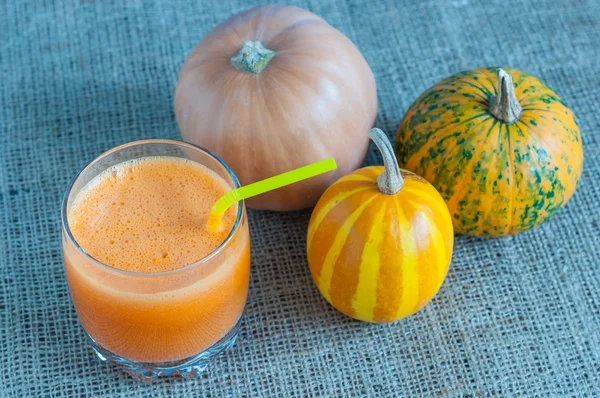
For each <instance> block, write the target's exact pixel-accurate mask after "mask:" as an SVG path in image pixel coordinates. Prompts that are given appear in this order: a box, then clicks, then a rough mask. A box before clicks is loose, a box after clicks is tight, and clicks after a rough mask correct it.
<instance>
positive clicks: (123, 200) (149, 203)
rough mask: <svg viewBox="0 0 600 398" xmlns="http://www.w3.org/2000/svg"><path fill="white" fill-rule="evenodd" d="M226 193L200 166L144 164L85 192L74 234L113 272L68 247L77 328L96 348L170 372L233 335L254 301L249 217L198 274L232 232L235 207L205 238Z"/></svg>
mask: <svg viewBox="0 0 600 398" xmlns="http://www.w3.org/2000/svg"><path fill="white" fill-rule="evenodd" d="M229 189H230V188H229V186H228V185H227V183H226V182H225V181H224V180H223V179H222V178H220V177H219V176H218V175H217V174H216V173H214V172H212V171H211V170H209V169H207V168H206V167H204V166H201V165H200V164H198V163H195V162H192V161H188V160H184V159H179V158H174V157H148V158H142V159H138V160H135V161H128V162H124V163H121V164H118V165H116V166H113V167H111V168H109V169H108V170H106V171H104V172H103V173H101V174H100V175H98V176H97V177H95V178H94V179H93V180H92V181H90V182H89V183H88V184H87V185H86V186H85V187H84V188H83V189H82V190H81V192H80V193H79V194H78V195H77V197H76V198H75V200H74V201H73V204H72V206H71V208H70V210H69V211H68V215H67V219H68V224H69V228H70V230H71V233H72V234H73V237H74V238H75V240H76V242H77V243H78V244H79V245H80V246H81V247H82V248H83V249H84V250H85V251H86V252H87V253H88V254H89V255H90V256H91V257H93V258H94V259H95V260H98V261H99V262H101V263H103V264H107V265H109V266H110V267H106V266H103V265H101V264H98V263H97V262H95V261H94V260H92V259H90V258H89V257H86V256H85V255H84V254H83V253H81V251H80V250H78V249H77V248H76V247H75V246H74V245H73V244H72V243H71V242H69V241H68V240H67V239H66V238H64V239H63V247H64V257H65V270H66V274H67V279H68V282H69V287H70V290H71V295H72V298H73V303H74V305H75V308H76V310H77V312H78V315H79V318H80V320H81V323H82V324H83V327H84V328H85V330H86V331H87V332H88V334H89V335H90V336H91V337H92V338H93V339H94V340H95V341H96V342H97V343H98V344H100V345H101V346H103V347H104V348H106V349H108V350H109V351H111V352H113V353H115V354H118V355H120V356H122V357H125V358H128V359H131V360H135V361H141V362H164V361H172V360H179V359H184V358H188V357H191V356H194V355H196V354H199V353H200V352H202V351H204V350H205V349H206V348H209V347H210V346H211V345H213V344H214V343H216V342H217V341H218V340H219V339H220V338H222V337H223V336H224V335H225V334H226V333H227V332H228V331H229V330H231V328H232V327H233V326H234V325H235V323H236V322H237V320H238V319H239V317H240V316H241V313H242V311H243V308H244V305H245V302H246V296H247V291H248V278H249V263H250V242H249V237H248V226H247V223H246V220H245V215H244V217H243V219H242V221H241V224H240V225H239V226H238V227H237V230H236V232H235V234H234V235H233V236H232V238H231V240H229V241H228V242H227V244H226V245H225V246H224V247H222V248H221V249H220V250H219V251H217V253H216V254H214V255H211V256H210V257H209V258H208V259H205V260H203V261H202V262H201V263H199V264H194V263H196V262H198V261H199V260H201V259H203V258H204V257H205V256H207V255H209V254H211V253H212V252H213V251H214V250H215V249H216V248H217V247H218V246H219V245H220V244H221V243H222V242H223V241H224V240H225V238H226V237H227V236H228V234H229V232H230V231H231V229H232V227H233V226H234V223H235V218H236V216H237V210H238V209H237V206H234V207H232V208H231V209H229V210H228V211H227V212H226V214H225V216H224V218H223V222H222V228H221V229H220V230H219V231H218V232H217V233H211V232H209V231H208V230H207V229H206V221H207V218H208V213H209V211H210V208H211V206H212V205H213V203H214V202H215V201H216V200H217V199H218V198H219V197H220V196H221V195H223V194H224V193H225V192H226V191H228V190H229ZM190 264H194V265H191V266H190V267H186V266H188V265H190ZM184 267H185V268H184ZM180 268H184V269H180ZM123 271H127V272H123Z"/></svg>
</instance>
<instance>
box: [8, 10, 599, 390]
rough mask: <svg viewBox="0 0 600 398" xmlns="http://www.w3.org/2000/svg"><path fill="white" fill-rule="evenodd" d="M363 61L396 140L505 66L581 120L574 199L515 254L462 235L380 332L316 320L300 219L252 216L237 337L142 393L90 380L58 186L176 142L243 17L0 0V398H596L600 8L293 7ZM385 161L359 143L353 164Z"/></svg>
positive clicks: (108, 376) (93, 368) (101, 369)
mask: <svg viewBox="0 0 600 398" xmlns="http://www.w3.org/2000/svg"><path fill="white" fill-rule="evenodd" d="M292 3H293V4H295V5H298V6H301V7H303V8H306V9H309V10H311V11H313V12H315V13H316V14H318V15H320V16H322V17H323V18H324V19H325V20H327V21H328V22H329V23H330V24H331V25H333V26H335V27H336V28H338V29H339V30H341V31H342V32H343V33H344V34H346V35H347V36H348V37H349V38H350V39H351V40H352V41H353V42H354V43H355V44H356V45H357V47H358V48H359V49H360V50H361V51H362V52H363V54H364V56H365V58H366V59H367V61H368V63H369V65H370V66H371V68H372V70H373V72H374V74H375V77H376V79H377V89H378V97H379V116H378V119H377V126H378V127H380V128H382V129H383V130H385V131H386V132H387V133H388V134H389V135H390V137H391V136H392V135H393V134H395V131H396V129H397V126H398V124H399V122H400V120H401V119H402V117H403V115H404V113H405V112H406V110H407V109H408V107H409V106H410V104H411V103H412V101H414V100H415V99H416V98H417V96H418V95H419V94H420V93H421V92H423V91H424V90H426V89H427V88H429V87H430V86H432V85H433V84H435V83H436V82H437V81H439V80H441V79H442V78H445V77H447V76H449V75H451V74H454V73H456V72H459V71H462V70H466V69H471V68H475V67H481V66H507V67H512V68H516V69H521V70H524V71H526V72H528V73H530V74H532V75H535V76H537V77H539V78H540V79H542V80H543V81H545V82H546V83H547V84H548V85H549V86H550V87H552V88H553V89H554V90H556V91H557V92H558V93H559V95H560V96H561V97H562V98H563V99H564V101H565V102H566V103H567V104H568V105H569V106H570V107H571V108H572V109H573V110H574V112H575V114H576V116H577V118H578V123H579V126H580V128H581V132H582V136H583V141H584V151H585V164H584V170H583V175H582V178H581V182H580V185H579V188H578V190H577V192H576V193H575V195H574V197H573V198H572V199H571V201H570V202H569V204H568V205H567V206H566V207H565V208H564V209H562V210H561V211H560V212H559V213H558V214H557V215H556V216H555V217H554V218H552V219H551V220H549V221H548V222H546V223H544V224H543V225H542V226H541V227H539V228H537V229H535V230H533V231H530V232H527V233H524V234H522V235H519V236H515V237H507V238H502V239H477V238H470V237H457V239H456V247H455V252H454V258H453V263H452V265H451V268H450V271H449V274H448V277H447V279H446V281H445V283H444V285H443V286H442V288H441V290H440V292H439V293H438V294H437V296H436V297H435V298H434V300H433V301H432V302H431V304H430V305H429V306H427V307H426V308H425V309H424V310H423V311H421V312H419V313H418V314H417V315H415V316H413V317H410V318H408V319H405V320H401V321H399V322H396V323H393V324H388V325H371V324H365V323H360V322H356V321H353V320H351V319H348V318H346V317H344V316H343V315H341V314H339V313H338V312H336V311H335V310H334V309H333V308H332V307H330V306H329V305H328V304H327V303H326V302H325V301H324V299H323V298H322V297H321V296H320V295H319V293H318V291H317V289H316V288H315V286H314V285H313V282H312V280H311V277H310V273H309V270H308V266H307V263H306V255H305V234H306V228H307V225H308V220H309V217H310V210H306V211H299V212H293V213H285V214H279V213H270V212H259V211H250V212H249V219H250V228H251V234H252V276H251V285H250V293H249V298H248V304H247V308H246V317H245V321H244V324H243V327H242V332H241V336H240V339H239V340H238V343H237V345H236V346H235V348H234V349H233V350H232V351H230V352H228V354H227V355H225V356H223V357H220V358H218V359H217V360H215V361H214V362H213V363H212V364H211V365H210V367H209V369H208V370H207V372H206V373H205V374H203V375H202V376H201V377H200V378H198V379H194V380H182V379H167V380H163V381H160V382H158V383H155V384H154V385H151V386H148V385H141V384H137V383H135V382H134V381H133V380H131V379H130V378H129V377H128V376H127V375H125V374H123V373H122V372H120V371H118V370H115V369H114V368H112V367H110V366H107V365H103V364H101V363H99V362H98V361H97V360H96V358H95V357H94V355H93V354H92V351H91V350H90V349H89V348H88V347H87V345H86V343H85V339H84V333H83V330H82V329H81V327H80V326H79V324H78V320H77V316H76V314H75V311H74V309H73V306H72V304H71V301H70V297H69V292H68V289H67V284H66V281H65V277H64V273H63V266H62V254H61V246H60V220H59V218H60V211H59V209H60V204H61V199H62V197H63V194H64V192H65V189H66V187H67V184H68V183H69V181H70V180H71V178H73V176H74V175H75V173H76V172H77V171H78V170H80V169H81V168H82V167H83V166H85V165H86V164H87V163H88V162H89V161H90V160H91V159H92V158H94V157H95V156H97V155H99V154H100V153H102V152H103V151H105V150H107V149H110V148H112V147H114V146H116V145H119V144H122V143H125V142H128V141H133V140H138V139H143V138H175V139H177V138H180V136H179V133H178V130H177V124H176V122H175V116H174V112H173V93H174V89H175V84H176V81H177V76H178V72H179V68H180V67H181V65H182V64H183V61H184V60H185V58H186V56H187V55H188V54H189V52H190V51H191V50H192V48H193V47H194V46H195V44H196V43H197V42H198V41H199V40H200V39H201V38H202V37H203V36H204V34H206V32H208V31H209V30H210V29H211V28H212V27H214V26H215V25H217V24H218V23H219V22H221V21H223V20H225V19H226V18H228V17H229V16H231V15H233V14H236V13H238V12H241V11H244V10H246V9H248V8H250V7H252V6H253V5H256V4H254V3H253V2H250V1H243V0H234V1H218V0H201V1H198V0H191V1H163V2H159V1H143V2H142V1H137V0H132V1H100V0H97V1H93V0H92V1H86V0H82V1H78V0H77V1H75V0H73V1H61V0H36V1H20V0H19V1H17V0H4V1H2V2H0V77H1V79H0V166H1V167H0V222H1V224H0V251H1V254H0V396H1V397H30V396H31V397H41V396H56V397H83V396H90V397H103V396H106V397H121V396H123V397H137V396H178V397H192V396H194V397H195V396H198V397H199V396H213V397H216V396H274V397H279V396H281V397H295V396H298V397H304V396H401V397H404V396H406V397H409V396H410V397H412V396H444V397H458V396H460V397H462V396H469V397H480V396H531V397H550V396H590V397H591V396H599V395H600V211H599V209H598V206H599V203H600V145H599V144H600V103H599V98H600V2H598V1H597V0H564V1H563V0H556V1H552V0H505V1H498V0H493V1H492V0H490V1H475V0H447V1H446V0H439V1H433V0H424V1H409V0H405V1H393V0H388V1H369V0H348V1H335V0H312V1H311V0H306V1H297V2H292ZM380 161H381V159H380V158H379V157H378V155H377V154H376V152H375V148H374V147H373V146H372V148H371V150H370V152H369V156H368V159H367V163H369V164H374V163H378V162H380Z"/></svg>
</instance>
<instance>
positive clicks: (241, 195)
mask: <svg viewBox="0 0 600 398" xmlns="http://www.w3.org/2000/svg"><path fill="white" fill-rule="evenodd" d="M335 169H337V164H335V159H334V158H329V159H325V160H321V161H319V162H316V163H312V164H309V165H308V166H304V167H300V168H298V169H294V170H290V171H287V172H285V173H283V174H279V175H276V176H273V177H269V178H267V179H264V180H262V181H257V182H254V183H252V184H249V185H246V186H244V187H240V188H238V189H234V190H232V191H229V192H227V193H226V194H225V195H223V196H221V197H220V198H219V200H217V201H216V202H215V204H214V205H213V207H212V209H211V211H210V214H209V215H208V223H207V227H208V230H209V231H211V232H216V231H218V230H219V228H220V226H221V219H222V218H223V214H225V212H226V211H227V209H229V208H230V207H231V206H232V205H233V204H234V203H235V202H238V201H240V200H244V199H248V198H250V197H252V196H256V195H260V194H261V193H265V192H268V191H272V190H274V189H277V188H281V187H284V186H286V185H290V184H293V183H295V182H299V181H302V180H306V179H308V178H311V177H314V176H318V175H319V174H323V173H327V172H328V171H331V170H335Z"/></svg>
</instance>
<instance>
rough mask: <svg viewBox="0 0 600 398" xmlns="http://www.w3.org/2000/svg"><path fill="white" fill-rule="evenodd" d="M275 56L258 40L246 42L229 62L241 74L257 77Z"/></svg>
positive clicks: (273, 52)
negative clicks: (250, 74)
mask: <svg viewBox="0 0 600 398" xmlns="http://www.w3.org/2000/svg"><path fill="white" fill-rule="evenodd" d="M275 54H276V52H275V51H272V50H269V49H268V48H266V47H265V46H263V44H262V43H261V42H260V41H258V40H254V41H247V42H245V43H244V44H243V45H242V48H241V49H240V51H239V52H238V53H237V54H236V55H235V56H233V57H231V59H230V60H229V61H230V62H231V64H232V65H233V66H234V67H235V68H236V69H237V70H239V71H241V72H246V73H252V74H255V75H258V74H260V72H262V71H263V69H265V67H266V66H267V65H268V64H269V61H271V59H272V58H273V57H274V56H275Z"/></svg>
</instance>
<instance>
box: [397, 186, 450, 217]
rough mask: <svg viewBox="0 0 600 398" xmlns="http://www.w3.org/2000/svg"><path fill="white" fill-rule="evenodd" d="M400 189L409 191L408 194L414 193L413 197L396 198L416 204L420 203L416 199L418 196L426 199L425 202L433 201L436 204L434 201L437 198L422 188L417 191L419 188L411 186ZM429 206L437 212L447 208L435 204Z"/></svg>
mask: <svg viewBox="0 0 600 398" xmlns="http://www.w3.org/2000/svg"><path fill="white" fill-rule="evenodd" d="M402 190H406V193H410V194H412V195H414V197H408V196H407V197H406V198H398V199H402V200H403V201H407V202H408V203H413V204H418V203H420V202H419V201H418V200H417V198H418V199H421V200H424V201H427V203H430V204H431V203H435V204H436V205H437V203H436V202H437V198H435V197H434V196H433V195H431V194H429V193H428V192H425V191H423V190H421V191H419V190H417V189H414V188H411V187H404V188H402ZM429 208H430V209H431V210H432V211H434V210H435V211H437V212H439V213H442V210H446V211H447V210H448V209H447V208H446V209H444V208H441V207H437V206H436V207H433V206H432V205H430V206H429Z"/></svg>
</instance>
